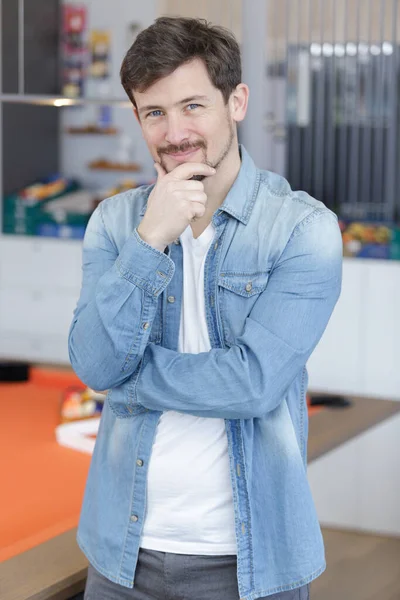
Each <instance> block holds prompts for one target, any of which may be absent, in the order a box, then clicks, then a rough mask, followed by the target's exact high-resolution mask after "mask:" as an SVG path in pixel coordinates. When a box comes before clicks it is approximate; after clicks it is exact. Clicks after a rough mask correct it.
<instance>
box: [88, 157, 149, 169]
mask: <svg viewBox="0 0 400 600" xmlns="http://www.w3.org/2000/svg"><path fill="white" fill-rule="evenodd" d="M88 168H89V169H92V170H95V171H141V166H140V165H138V164H137V163H134V162H132V163H125V164H124V163H113V162H111V161H108V160H104V159H99V160H93V161H92V162H90V163H89V164H88Z"/></svg>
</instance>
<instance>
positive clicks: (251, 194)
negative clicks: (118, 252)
mask: <svg viewBox="0 0 400 600" xmlns="http://www.w3.org/2000/svg"><path fill="white" fill-rule="evenodd" d="M239 153H240V157H241V165H240V169H239V173H238V174H237V177H236V179H235V181H234V182H233V185H232V187H231V189H230V190H229V192H228V194H227V196H226V198H225V200H224V202H223V203H222V205H221V206H220V207H219V209H218V211H219V213H220V212H226V213H228V214H230V215H231V216H232V217H235V219H238V220H239V221H241V222H242V223H244V224H245V225H247V222H248V220H249V218H250V214H251V211H252V208H253V205H254V202H255V200H256V198H257V192H258V187H259V184H260V172H259V171H258V169H257V167H256V165H255V164H254V161H253V159H252V158H251V156H250V155H249V153H248V152H247V150H246V149H245V147H244V146H243V145H241V144H239ZM153 187H154V185H152V186H150V187H149V189H148V190H147V192H148V194H147V198H148V196H149V195H150V192H151V190H152V189H153ZM146 209H147V201H146V203H145V205H144V206H143V208H142V210H141V212H140V216H141V217H143V216H144V214H145V212H146Z"/></svg>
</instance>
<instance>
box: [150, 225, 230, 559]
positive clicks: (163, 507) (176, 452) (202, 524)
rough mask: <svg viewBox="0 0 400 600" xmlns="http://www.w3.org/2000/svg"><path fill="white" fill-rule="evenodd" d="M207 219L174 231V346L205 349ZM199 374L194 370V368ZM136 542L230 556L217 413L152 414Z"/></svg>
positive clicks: (225, 467) (226, 476)
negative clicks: (196, 227)
mask: <svg viewBox="0 0 400 600" xmlns="http://www.w3.org/2000/svg"><path fill="white" fill-rule="evenodd" d="M214 231H215V230H214V226H213V224H212V223H210V225H209V226H208V227H207V229H206V230H205V231H203V233H202V234H201V235H200V236H199V237H198V238H197V239H195V238H193V234H192V228H191V227H190V225H189V226H188V227H187V229H185V231H184V232H183V233H182V235H181V238H180V239H181V244H182V249H183V298H182V312H181V323H180V330H179V346H178V350H179V352H188V353H191V354H197V353H199V352H208V351H209V350H210V348H211V346H210V339H209V335H208V329H207V322H206V314H205V304H204V263H205V259H206V255H207V252H208V249H209V248H210V245H211V243H212V241H213V238H214ZM199 376H201V375H200V374H199ZM140 545H141V547H142V548H147V549H149V550H158V551H160V552H173V553H176V554H203V555H224V554H236V553H237V549H236V539H235V523H234V508H233V496H232V487H231V481H230V471H229V456H228V440H227V435H226V430H225V422H224V419H210V418H204V417H194V416H192V415H187V414H182V413H178V412H175V411H167V412H164V413H163V414H162V416H161V418H160V421H159V424H158V428H157V431H156V436H155V440H154V444H153V450H152V455H151V459H150V463H149V469H148V478H147V512H146V518H145V523H144V529H143V535H142V540H141V544H140Z"/></svg>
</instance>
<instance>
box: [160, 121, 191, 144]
mask: <svg viewBox="0 0 400 600" xmlns="http://www.w3.org/2000/svg"><path fill="white" fill-rule="evenodd" d="M188 139H189V132H188V130H187V129H186V126H185V123H184V118H183V117H181V116H179V115H169V116H168V120H167V132H166V134H165V141H166V142H168V144H174V145H175V146H179V144H182V142H185V141H187V140H188Z"/></svg>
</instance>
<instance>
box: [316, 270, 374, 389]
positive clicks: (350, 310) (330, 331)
mask: <svg viewBox="0 0 400 600" xmlns="http://www.w3.org/2000/svg"><path fill="white" fill-rule="evenodd" d="M367 276H368V264H367V262H366V261H362V260H347V261H344V263H343V283H342V293H341V296H340V298H339V300H338V303H337V305H336V307H335V309H334V311H333V314H332V317H331V319H330V321H329V323H328V326H327V328H326V330H325V333H324V335H323V337H322V339H321V341H320V343H319V344H318V346H317V348H316V349H315V351H314V353H313V354H312V356H311V358H310V360H309V362H308V371H309V378H310V389H312V390H321V391H331V390H332V391H335V392H343V393H354V394H360V395H361V394H363V393H364V392H365V388H364V378H363V374H364V370H363V360H364V356H363V354H364V350H363V348H362V347H361V345H360V340H361V339H362V336H363V329H364V328H365V318H364V311H365V302H364V294H365V280H366V278H367Z"/></svg>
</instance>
